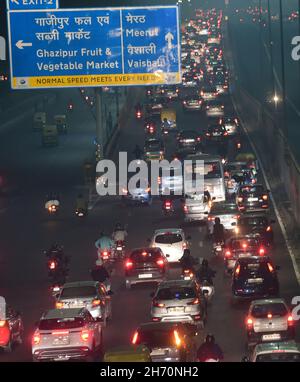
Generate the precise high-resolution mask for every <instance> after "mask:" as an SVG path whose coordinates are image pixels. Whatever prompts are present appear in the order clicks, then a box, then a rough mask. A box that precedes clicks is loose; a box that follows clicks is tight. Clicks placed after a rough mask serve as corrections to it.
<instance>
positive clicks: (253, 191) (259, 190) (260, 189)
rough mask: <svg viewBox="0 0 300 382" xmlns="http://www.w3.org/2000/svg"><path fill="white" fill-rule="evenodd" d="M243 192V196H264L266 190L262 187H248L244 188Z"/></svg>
mask: <svg viewBox="0 0 300 382" xmlns="http://www.w3.org/2000/svg"><path fill="white" fill-rule="evenodd" d="M241 191H242V193H243V194H248V193H250V194H262V193H263V191H264V189H263V187H262V186H255V187H250V186H246V187H242V189H241Z"/></svg>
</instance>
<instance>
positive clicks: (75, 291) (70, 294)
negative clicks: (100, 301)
mask: <svg viewBox="0 0 300 382" xmlns="http://www.w3.org/2000/svg"><path fill="white" fill-rule="evenodd" d="M96 294H97V290H96V288H95V287H94V286H79V287H67V288H63V290H62V292H61V295H60V297H61V298H75V297H93V296H95V295H96Z"/></svg>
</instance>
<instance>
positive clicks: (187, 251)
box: [183, 248, 191, 256]
mask: <svg viewBox="0 0 300 382" xmlns="http://www.w3.org/2000/svg"><path fill="white" fill-rule="evenodd" d="M190 254H191V251H190V250H189V249H188V248H186V249H185V250H184V251H183V255H184V256H190Z"/></svg>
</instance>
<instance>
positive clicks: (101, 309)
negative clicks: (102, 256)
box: [55, 281, 112, 326]
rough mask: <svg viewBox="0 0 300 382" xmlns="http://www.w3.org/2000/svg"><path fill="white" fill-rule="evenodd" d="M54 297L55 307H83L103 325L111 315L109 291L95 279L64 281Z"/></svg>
mask: <svg viewBox="0 0 300 382" xmlns="http://www.w3.org/2000/svg"><path fill="white" fill-rule="evenodd" d="M56 297H57V299H56V304H55V307H56V309H67V308H83V307H84V308H86V309H88V311H89V312H90V313H91V315H92V317H94V318H98V319H99V320H101V321H102V323H103V326H106V322H107V320H109V319H111V317H112V309H111V292H109V291H107V290H106V287H105V285H104V284H102V283H99V282H97V281H77V282H71V283H66V284H64V285H63V287H62V289H61V291H60V293H59V294H58V295H57V296H56Z"/></svg>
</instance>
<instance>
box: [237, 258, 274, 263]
mask: <svg viewBox="0 0 300 382" xmlns="http://www.w3.org/2000/svg"><path fill="white" fill-rule="evenodd" d="M270 261H271V259H270V257H269V256H247V257H240V258H238V259H237V262H239V263H240V264H246V263H255V262H259V263H264V262H270Z"/></svg>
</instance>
